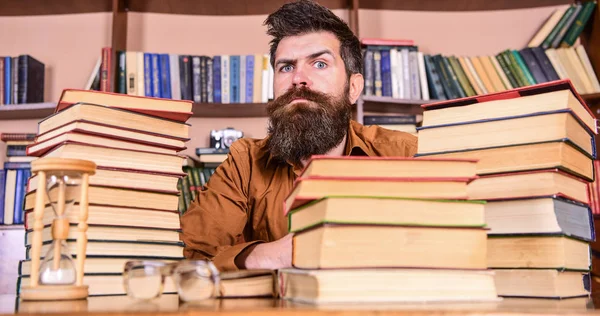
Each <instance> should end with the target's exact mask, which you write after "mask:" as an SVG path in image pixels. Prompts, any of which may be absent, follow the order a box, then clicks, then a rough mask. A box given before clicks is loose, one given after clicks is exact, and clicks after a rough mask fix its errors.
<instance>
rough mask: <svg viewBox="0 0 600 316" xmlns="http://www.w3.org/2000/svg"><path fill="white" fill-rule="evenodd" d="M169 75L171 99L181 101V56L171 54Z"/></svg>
mask: <svg viewBox="0 0 600 316" xmlns="http://www.w3.org/2000/svg"><path fill="white" fill-rule="evenodd" d="M169 71H170V72H171V73H170V74H169V76H170V79H171V99H173V100H181V80H180V78H179V55H176V54H169Z"/></svg>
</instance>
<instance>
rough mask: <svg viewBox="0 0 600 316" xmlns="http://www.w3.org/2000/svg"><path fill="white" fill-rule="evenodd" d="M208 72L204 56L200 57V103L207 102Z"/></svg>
mask: <svg viewBox="0 0 600 316" xmlns="http://www.w3.org/2000/svg"><path fill="white" fill-rule="evenodd" d="M207 75H208V72H207V71H206V56H200V102H202V103H206V102H208V94H207V92H208V78H207Z"/></svg>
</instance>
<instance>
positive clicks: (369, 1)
mask: <svg viewBox="0 0 600 316" xmlns="http://www.w3.org/2000/svg"><path fill="white" fill-rule="evenodd" d="M571 3H573V1H569V0H496V1H490V0H471V1H423V0H402V1H399V0H362V1H360V2H359V6H360V8H361V9H371V10H406V11H442V12H443V11H489V10H512V9H524V8H537V7H545V6H554V5H561V4H571Z"/></svg>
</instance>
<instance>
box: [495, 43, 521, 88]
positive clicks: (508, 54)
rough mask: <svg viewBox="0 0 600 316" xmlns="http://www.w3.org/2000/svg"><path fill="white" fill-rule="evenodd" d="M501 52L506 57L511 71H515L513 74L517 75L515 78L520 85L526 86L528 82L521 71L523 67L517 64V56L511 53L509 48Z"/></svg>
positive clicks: (505, 60)
mask: <svg viewBox="0 0 600 316" xmlns="http://www.w3.org/2000/svg"><path fill="white" fill-rule="evenodd" d="M500 54H501V55H502V58H504V62H506V65H507V66H508V69H510V72H511V73H513V75H514V76H515V80H516V81H517V84H518V86H519V87H524V86H526V85H527V83H526V81H525V75H522V74H521V73H520V72H519V70H520V69H521V68H519V67H518V66H517V61H516V60H514V58H515V57H514V56H513V55H512V54H511V52H510V51H509V50H505V51H503V52H502V53H500ZM511 57H512V58H511ZM513 60H514V61H513Z"/></svg>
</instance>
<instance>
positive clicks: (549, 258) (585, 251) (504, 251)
mask: <svg viewBox="0 0 600 316" xmlns="http://www.w3.org/2000/svg"><path fill="white" fill-rule="evenodd" d="M591 263H592V261H591V256H590V246H589V244H588V242H586V241H583V240H579V239H574V238H570V237H565V236H562V235H556V234H531V235H529V236H522V235H492V236H489V238H488V241H487V265H488V267H490V268H503V269H506V268H509V269H514V268H528V269H561V270H563V269H569V270H579V271H588V270H589V269H590V265H591Z"/></svg>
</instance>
